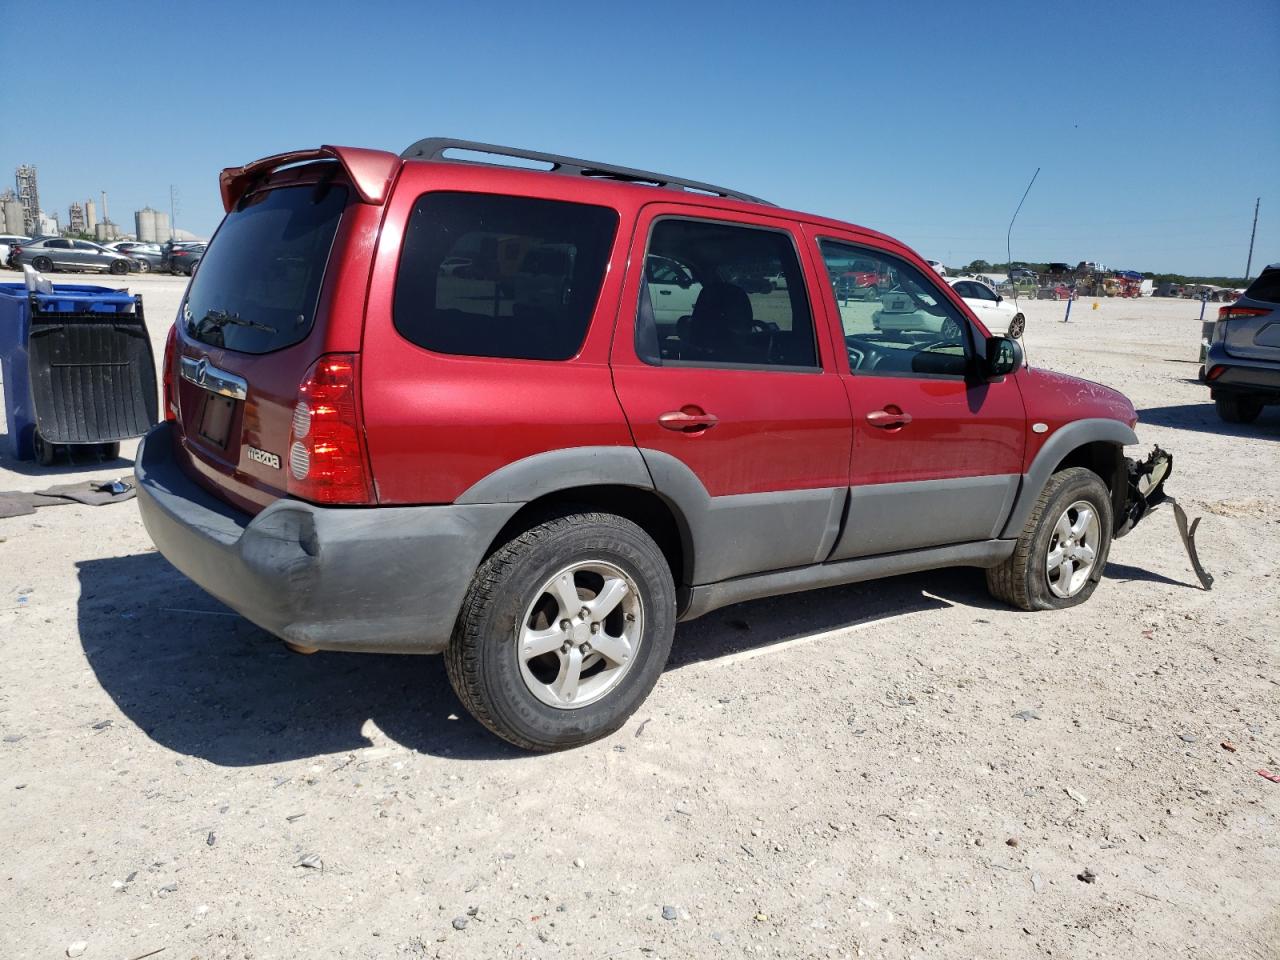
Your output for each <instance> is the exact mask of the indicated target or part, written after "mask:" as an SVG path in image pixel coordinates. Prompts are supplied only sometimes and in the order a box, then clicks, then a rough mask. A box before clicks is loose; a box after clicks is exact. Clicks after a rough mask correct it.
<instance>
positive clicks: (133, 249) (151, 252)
mask: <svg viewBox="0 0 1280 960" xmlns="http://www.w3.org/2000/svg"><path fill="white" fill-rule="evenodd" d="M113 248H114V249H115V250H116V252H117V253H122V254H124V255H125V256H127V257H129V258H130V259H131V260H133V261H135V263H136V266H135V268H134V269H136V270H137V271H138V272H139V273H150V272H151V271H152V270H159V269H161V268H162V267H163V266H164V252H163V251H162V250H161V249H160V244H158V243H141V242H139V241H137V240H122V241H120V242H119V243H116V244H114V245H113Z"/></svg>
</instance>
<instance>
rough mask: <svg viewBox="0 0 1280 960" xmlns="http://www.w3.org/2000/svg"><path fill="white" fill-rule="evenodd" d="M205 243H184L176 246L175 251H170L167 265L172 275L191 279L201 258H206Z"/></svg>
mask: <svg viewBox="0 0 1280 960" xmlns="http://www.w3.org/2000/svg"><path fill="white" fill-rule="evenodd" d="M206 246H207V244H203V243H184V244H175V245H174V247H173V249H172V250H170V251H169V257H168V260H167V261H166V265H167V267H168V269H169V272H170V273H174V274H178V275H181V276H186V277H189V276H191V275H192V274H193V273H194V272H195V269H196V267H197V266H198V265H199V263H200V258H201V257H203V256H204V251H205V247H206Z"/></svg>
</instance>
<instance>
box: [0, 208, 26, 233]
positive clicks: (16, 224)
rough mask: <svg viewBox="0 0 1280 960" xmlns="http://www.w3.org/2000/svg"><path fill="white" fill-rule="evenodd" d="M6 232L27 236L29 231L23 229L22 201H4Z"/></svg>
mask: <svg viewBox="0 0 1280 960" xmlns="http://www.w3.org/2000/svg"><path fill="white" fill-rule="evenodd" d="M3 220H4V232H5V233H10V234H14V235H16V236H19V237H25V236H26V235H27V231H26V230H24V229H23V226H24V222H23V219H22V201H21V200H6V201H5V202H4V217H3Z"/></svg>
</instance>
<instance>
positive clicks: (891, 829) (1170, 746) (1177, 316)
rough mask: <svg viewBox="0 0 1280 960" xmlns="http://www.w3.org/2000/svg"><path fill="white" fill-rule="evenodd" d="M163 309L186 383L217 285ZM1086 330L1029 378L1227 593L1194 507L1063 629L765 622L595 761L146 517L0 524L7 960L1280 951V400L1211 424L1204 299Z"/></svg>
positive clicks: (768, 609)
mask: <svg viewBox="0 0 1280 960" xmlns="http://www.w3.org/2000/svg"><path fill="white" fill-rule="evenodd" d="M6 279H8V278H7V277H6ZM87 282H93V281H87ZM107 282H108V283H112V284H113V285H114V284H115V281H111V280H108V281H107ZM128 284H129V286H130V287H131V288H132V289H134V290H135V291H138V292H141V293H143V295H144V297H145V302H146V304H147V306H148V308H149V314H150V316H151V318H152V330H153V336H154V337H155V339H156V352H157V356H159V352H160V345H161V341H162V338H163V333H164V326H165V324H166V321H167V320H168V318H169V317H171V316H172V315H173V312H174V310H175V307H176V303H177V299H178V297H179V296H180V293H181V289H182V284H181V283H180V282H179V281H176V280H174V279H172V278H167V277H158V276H157V277H141V278H139V277H134V278H130V280H129V281H128ZM1064 307H1065V305H1064V304H1055V303H1043V302H1041V303H1031V304H1029V305H1028V306H1027V308H1026V309H1027V314H1028V316H1029V318H1030V319H1029V329H1028V334H1027V346H1028V352H1029V359H1030V362H1031V363H1032V364H1042V365H1045V366H1048V367H1052V368H1054V369H1058V370H1063V371H1066V372H1068V373H1073V374H1079V375H1083V376H1087V377H1090V378H1092V379H1096V380H1100V381H1102V382H1104V383H1108V384H1111V385H1114V386H1117V387H1119V388H1121V389H1123V390H1124V391H1125V392H1127V393H1128V394H1129V395H1130V396H1131V397H1132V398H1133V399H1134V401H1135V402H1136V403H1137V405H1138V407H1139V410H1140V411H1141V416H1142V421H1143V422H1142V424H1140V426H1139V434H1140V435H1141V437H1142V439H1143V441H1144V442H1146V443H1151V442H1153V441H1154V442H1158V443H1160V444H1161V445H1162V446H1165V447H1166V448H1168V449H1170V450H1172V451H1174V453H1175V455H1176V458H1177V462H1176V467H1175V474H1174V477H1173V479H1172V481H1171V483H1170V492H1172V493H1174V494H1175V495H1176V496H1178V497H1179V498H1180V499H1181V500H1182V501H1183V502H1184V503H1185V504H1186V505H1187V507H1188V509H1189V512H1190V513H1192V514H1193V515H1195V514H1201V515H1203V517H1204V521H1203V523H1202V525H1201V530H1200V540H1201V544H1202V556H1203V558H1204V560H1205V563H1206V565H1207V566H1208V568H1209V569H1210V570H1211V571H1212V572H1213V573H1214V575H1215V576H1216V577H1217V583H1216V585H1215V586H1214V589H1213V591H1212V592H1211V593H1206V592H1204V591H1202V590H1200V589H1199V587H1198V586H1197V585H1196V581H1195V578H1194V576H1193V574H1192V571H1191V569H1190V566H1189V564H1188V562H1187V559H1186V557H1185V555H1184V554H1183V552H1182V549H1181V546H1180V545H1179V543H1178V539H1177V535H1176V532H1175V529H1174V524H1173V519H1172V515H1171V514H1170V513H1169V512H1168V511H1167V510H1162V511H1159V512H1157V514H1156V515H1155V516H1153V517H1152V518H1151V519H1149V520H1147V521H1146V522H1145V523H1144V524H1143V525H1142V526H1140V527H1139V528H1138V529H1137V530H1136V531H1135V532H1134V533H1133V534H1132V535H1131V536H1130V537H1128V538H1126V539H1124V540H1122V541H1120V542H1119V543H1118V544H1117V545H1116V547H1115V548H1114V550H1113V551H1112V557H1111V562H1110V563H1109V565H1108V569H1107V573H1108V577H1109V578H1108V580H1106V581H1105V582H1104V584H1103V585H1102V587H1101V588H1100V589H1099V590H1098V592H1097V594H1096V595H1095V596H1094V597H1093V599H1092V600H1091V601H1090V602H1089V603H1088V604H1086V605H1085V606H1083V607H1080V608H1077V609H1075V610H1073V611H1070V612H1065V613H1053V614H1048V613H1038V614H1025V613H1019V612H1014V611H1011V610H1008V609H1005V608H1003V607H1002V606H1000V605H999V604H997V603H994V602H993V601H991V600H990V599H989V598H988V596H987V594H986V591H985V588H984V584H983V578H982V574H981V573H980V572H977V571H972V570H956V571H944V572H938V573H931V574H927V575H917V576H909V577H900V578H897V579H893V580H888V581H882V582H878V583H867V584H860V585H856V586H850V587H844V588H837V589H830V590H824V591H821V592H816V593H811V594H806V595H799V596H793V597H788V598H782V599H776V600H768V601H760V602H756V603H750V604H745V605H742V606H738V607H733V608H730V609H727V610H722V611H719V612H717V613H715V614H712V615H710V616H708V617H706V618H705V619H703V620H700V621H697V622H695V623H692V624H688V625H685V626H683V627H681V628H680V629H679V631H678V633H677V636H676V647H675V652H674V655H673V660H672V663H671V665H670V667H669V669H668V670H667V672H666V674H665V676H664V677H663V678H662V680H661V682H660V683H659V684H658V687H657V689H656V690H655V691H654V694H653V696H652V697H651V698H650V700H649V701H648V703H646V704H645V705H644V707H643V708H642V709H641V711H640V712H639V714H637V716H636V717H635V718H634V719H633V720H632V721H631V722H630V723H628V724H627V726H626V727H625V728H623V730H622V731H620V732H619V733H618V734H616V735H615V736H613V737H611V738H609V739H608V740H605V741H603V742H601V743H597V744H594V745H592V746H589V747H586V748H584V749H580V750H575V751H572V752H569V753H563V754H558V755H553V756H540V757H530V756H524V755H521V754H519V753H516V752H514V751H513V750H510V749H507V748H506V747H505V746H504V745H503V744H502V743H500V742H499V741H497V740H496V739H494V738H493V737H492V736H490V735H489V734H488V733H486V732H485V731H484V730H483V729H481V728H480V727H479V726H478V725H477V724H475V723H474V722H472V721H471V720H470V719H469V718H468V717H467V716H466V715H465V714H464V713H462V711H461V708H460V707H459V706H458V704H457V701H456V700H455V698H454V696H453V694H452V693H451V692H450V690H449V687H448V683H447V681H446V679H445V674H444V666H443V663H442V661H441V660H440V659H439V658H391V657H376V656H363V657H361V656H349V655H343V654H321V655H318V656H313V657H299V656H296V655H293V654H290V653H288V652H286V651H285V649H284V648H283V646H282V645H281V644H279V643H278V642H276V641H275V640H273V639H272V638H271V637H269V636H267V635H266V634H264V633H263V632H262V631H260V630H258V629H257V628H255V627H253V626H251V625H250V624H248V623H247V622H245V621H243V620H241V619H240V618H239V617H238V616H236V615H235V614H232V613H231V612H229V611H228V610H226V609H225V608H224V607H221V606H220V605H219V604H218V603H217V602H216V601H214V600H212V599H211V598H210V597H208V596H206V595H205V594H204V593H202V592H201V591H200V590H199V589H198V588H196V587H195V586H193V585H192V584H190V583H189V582H188V581H186V580H185V579H184V578H183V577H181V576H180V575H179V574H177V573H175V572H174V571H173V570H172V569H171V568H170V567H169V566H168V565H167V564H166V563H165V561H164V560H163V559H161V558H160V557H159V556H158V555H157V554H156V553H155V552H154V551H153V550H152V549H151V545H150V543H149V541H148V540H147V537H146V535H145V533H144V531H143V529H142V527H141V524H140V522H139V519H138V514H137V509H136V506H135V505H134V504H133V503H127V504H123V505H117V506H111V507H102V508H91V507H81V506H64V507H57V508H47V509H42V510H40V511H39V512H38V513H37V514H36V515H34V516H28V517H18V518H14V519H9V520H3V521H0V735H2V737H3V741H2V742H0V758H2V760H3V763H2V766H0V823H2V824H3V834H2V835H3V855H2V857H0V861H2V862H3V886H2V887H0V955H3V956H5V957H23V958H26V957H35V958H45V957H47V958H53V957H60V956H63V955H64V952H68V951H69V952H70V953H71V955H75V954H76V953H77V949H78V947H79V945H80V944H79V943H78V942H80V941H83V942H84V944H85V945H86V946H85V950H84V953H83V955H84V956H85V957H87V958H121V960H123V958H135V957H139V956H151V955H152V954H151V951H162V952H159V953H157V954H155V955H156V956H158V957H160V958H161V960H164V958H179V957H181V958H188V957H198V958H215V957H218V958H220V957H227V958H245V960H248V958H254V960H266V958H273V957H279V958H293V957H309V956H325V957H350V958H366V957H378V958H383V957H386V958H398V957H464V958H471V957H547V958H550V957H569V958H579V957H580V958H588V960H595V958H604V957H623V958H653V957H714V956H724V957H737V956H743V955H764V956H778V957H828V956H831V957H842V956H866V957H886V958H898V957H917V956H922V955H929V956H934V955H936V956H943V957H956V958H975V957H982V958H1024V957H1038V956H1050V955H1052V956H1054V957H1117V956H1129V957H1151V958H1171V957H1178V958H1203V960H1210V958H1264V957H1265V958H1275V957H1280V884H1277V883H1276V882H1275V877H1276V876H1277V873H1278V872H1280V784H1277V783H1271V782H1269V781H1268V780H1266V779H1264V778H1263V777H1261V776H1259V775H1258V773H1257V772H1256V771H1257V770H1258V769H1259V768H1266V769H1268V770H1271V771H1273V772H1275V771H1277V769H1278V768H1280V709H1278V708H1277V704H1278V703H1280V589H1277V587H1278V578H1280V573H1278V569H1280V568H1278V567H1277V560H1276V558H1277V557H1280V507H1277V502H1276V493H1277V486H1276V477H1277V469H1276V468H1277V465H1278V464H1280V409H1275V408H1273V409H1271V410H1268V411H1267V412H1266V413H1265V414H1264V416H1263V418H1262V419H1261V421H1259V422H1258V423H1257V424H1254V425H1253V426H1250V427H1230V426H1226V425H1224V424H1222V423H1220V422H1218V420H1217V418H1216V416H1215V414H1214V411H1213V408H1212V406H1211V405H1210V404H1209V403H1208V397H1207V391H1205V390H1204V389H1203V388H1202V387H1200V386H1199V385H1197V384H1196V383H1195V382H1194V376H1195V373H1196V365H1195V363H1194V357H1195V352H1196V344H1197V341H1198V336H1199V325H1198V322H1197V315H1198V309H1199V308H1198V304H1194V303H1190V302H1188V301H1158V300H1156V301H1153V300H1142V301H1139V302H1133V301H1102V302H1101V303H1100V304H1099V306H1098V308H1097V309H1096V310H1094V309H1091V301H1082V302H1080V303H1077V304H1076V305H1075V309H1074V311H1073V316H1072V322H1071V323H1070V324H1062V323H1060V322H1057V321H1059V320H1060V318H1061V314H1062V311H1063V309H1064ZM132 452H133V450H132V445H130V444H126V445H125V449H124V453H125V456H126V457H128V456H131V455H132ZM128 466H129V464H128V463H127V462H122V463H119V464H106V465H99V466H92V467H85V466H83V465H82V466H80V467H64V468H61V469H58V470H54V471H52V472H53V473H56V474H59V475H60V477H59V479H76V478H91V477H92V478H97V477H103V478H105V477H110V476H114V475H119V474H121V473H125V472H126V471H127V470H128ZM49 473H50V471H39V470H38V469H37V468H35V467H34V466H33V465H32V464H19V463H15V462H13V461H12V460H4V461H0V489H26V490H34V489H38V488H40V487H42V486H44V485H46V484H47V483H48V482H49ZM1224 741H1227V742H1229V743H1231V744H1232V745H1233V746H1234V747H1235V750H1234V752H1230V751H1229V750H1228V749H1225V748H1224V746H1223V743H1224ZM1081 878H1085V879H1081Z"/></svg>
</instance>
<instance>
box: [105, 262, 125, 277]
mask: <svg viewBox="0 0 1280 960" xmlns="http://www.w3.org/2000/svg"><path fill="white" fill-rule="evenodd" d="M109 269H110V272H111V273H112V274H113V275H115V276H117V277H118V276H120V275H121V274H125V273H128V272H129V261H128V260H112V261H111V267H110V268H109Z"/></svg>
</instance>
